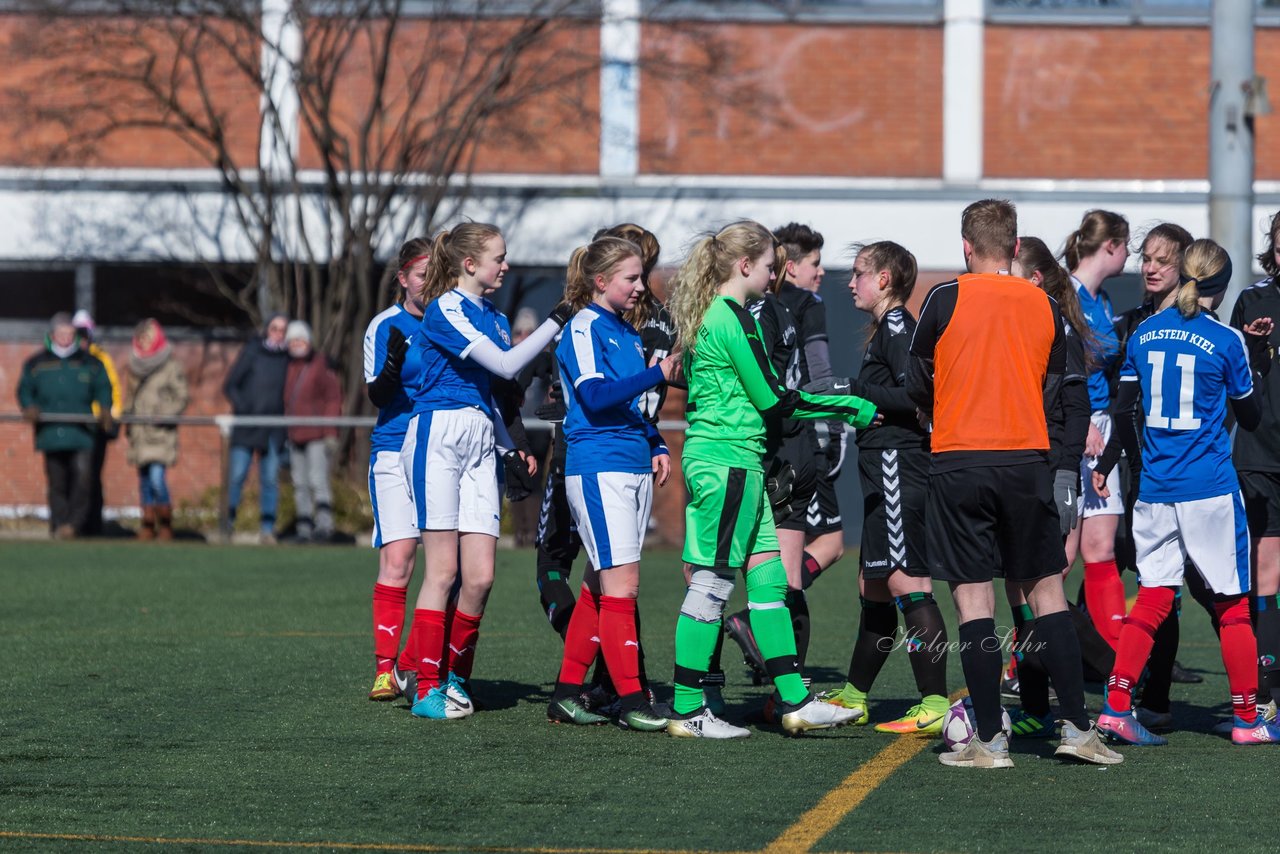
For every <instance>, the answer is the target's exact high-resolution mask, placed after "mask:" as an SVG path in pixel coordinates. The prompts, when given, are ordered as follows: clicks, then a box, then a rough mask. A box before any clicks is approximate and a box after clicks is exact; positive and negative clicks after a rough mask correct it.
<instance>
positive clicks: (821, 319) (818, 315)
mask: <svg viewBox="0 0 1280 854" xmlns="http://www.w3.org/2000/svg"><path fill="white" fill-rule="evenodd" d="M799 332H800V340H801V342H802V343H803V346H804V361H805V364H806V365H807V366H808V367H809V381H810V382H813V381H814V380H821V379H826V378H827V377H829V376H831V345H830V343H829V342H828V340H827V309H826V306H824V305H823V304H822V303H821V302H820V301H819V300H817V299H812V300H810V301H809V307H808V308H806V309H805V311H804V317H803V318H802V319H801V320H800V329H799Z"/></svg>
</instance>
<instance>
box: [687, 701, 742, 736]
mask: <svg viewBox="0 0 1280 854" xmlns="http://www.w3.org/2000/svg"><path fill="white" fill-rule="evenodd" d="M667 733H668V734H669V735H671V736H672V737H674V738H718V739H727V738H746V737H747V736H749V735H751V730H749V729H746V728H744V727H740V726H734V725H733V724H731V723H728V722H727V721H722V720H720V719H719V718H718V717H716V716H715V715H713V714H711V710H710V709H705V708H704V709H701V710H699V711H697V712H694V713H693V714H691V715H672V717H671V719H670V720H668V721H667Z"/></svg>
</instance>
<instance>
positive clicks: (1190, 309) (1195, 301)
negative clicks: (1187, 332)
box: [1175, 279, 1201, 320]
mask: <svg viewBox="0 0 1280 854" xmlns="http://www.w3.org/2000/svg"><path fill="white" fill-rule="evenodd" d="M1197 284H1198V283H1197V282H1196V280H1195V279H1187V280H1186V281H1185V282H1183V283H1182V287H1181V288H1179V289H1178V298H1177V302H1176V303H1175V304H1176V305H1177V306H1178V313H1179V314H1181V315H1182V316H1183V317H1185V318H1186V319H1187V320H1190V319H1191V318H1193V317H1196V316H1198V315H1199V314H1200V310H1201V309H1200V289H1199V288H1198V287H1196V285H1197Z"/></svg>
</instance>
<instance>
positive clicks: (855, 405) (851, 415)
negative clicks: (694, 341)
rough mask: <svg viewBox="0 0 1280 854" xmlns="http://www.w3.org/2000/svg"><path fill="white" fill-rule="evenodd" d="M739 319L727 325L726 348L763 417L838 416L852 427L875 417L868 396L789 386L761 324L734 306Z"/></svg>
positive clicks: (860, 425) (812, 417)
mask: <svg viewBox="0 0 1280 854" xmlns="http://www.w3.org/2000/svg"><path fill="white" fill-rule="evenodd" d="M734 313H735V315H737V317H738V320H739V323H737V324H733V325H731V326H730V325H726V332H725V337H726V339H727V340H726V341H725V342H724V343H725V352H726V353H727V355H728V357H729V361H730V363H731V364H732V365H733V369H734V372H735V373H736V374H737V376H738V379H739V381H740V382H741V383H742V387H743V390H744V391H746V393H747V398H748V399H749V400H750V401H751V405H752V406H754V407H755V408H756V409H758V410H759V411H760V413H761V414H762V415H765V416H766V417H774V416H776V417H778V418H807V419H823V418H839V419H840V420H842V421H844V422H846V423H848V424H851V425H852V426H854V427H867V426H869V425H870V424H871V422H872V421H873V420H875V415H876V407H875V404H873V403H871V401H869V400H863V399H862V398H860V397H852V396H829V395H812V394H808V393H806V392H802V391H796V390H794V389H788V388H787V387H786V386H784V385H783V384H782V382H781V381H779V379H778V377H777V375H776V374H775V373H774V372H773V367H772V366H771V365H770V364H769V358H768V356H767V355H766V354H765V350H764V344H763V343H762V342H761V340H760V326H759V325H758V324H757V323H756V322H755V319H754V318H753V317H751V315H750V314H748V313H747V312H746V311H745V310H741V309H735V310H734ZM748 324H749V326H748Z"/></svg>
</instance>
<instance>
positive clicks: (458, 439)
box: [400, 407, 502, 537]
mask: <svg viewBox="0 0 1280 854" xmlns="http://www.w3.org/2000/svg"><path fill="white" fill-rule="evenodd" d="M400 464H401V465H402V466H403V467H404V470H405V471H406V472H407V473H408V484H409V494H410V495H412V496H413V506H414V510H415V518H416V521H417V524H418V528H419V529H420V530H423V531H457V532H458V533H460V534H488V535H489V536H491V537H497V536H498V521H499V518H498V514H499V512H501V509H502V505H501V502H500V499H499V496H498V466H497V454H496V453H495V451H494V445H493V421H492V420H490V418H489V416H488V415H485V414H484V413H483V412H481V411H480V410H478V409H475V408H471V407H468V408H466V409H446V410H441V411H438V412H423V413H420V414H418V415H415V416H413V419H412V420H410V421H409V432H408V433H407V434H405V437H404V447H403V448H401V449H400Z"/></svg>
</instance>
